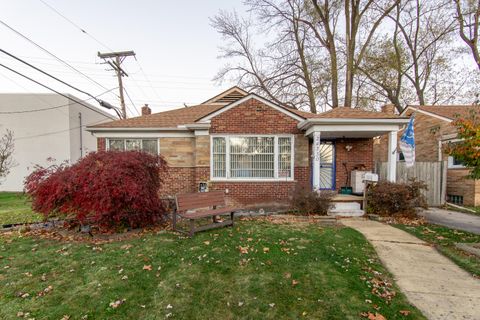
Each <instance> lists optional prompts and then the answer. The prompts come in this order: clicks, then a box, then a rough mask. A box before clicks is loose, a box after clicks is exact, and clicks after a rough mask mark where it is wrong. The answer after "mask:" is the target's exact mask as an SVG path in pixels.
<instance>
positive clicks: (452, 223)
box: [420, 208, 480, 234]
mask: <svg viewBox="0 0 480 320" xmlns="http://www.w3.org/2000/svg"><path fill="white" fill-rule="evenodd" d="M420 215H421V216H423V217H425V219H427V221H428V222H430V223H433V224H438V225H442V226H445V227H449V228H453V229H459V230H463V231H467V232H471V233H475V234H480V216H475V215H472V214H466V213H461V212H457V211H450V210H444V209H438V208H430V209H428V210H424V211H422V212H421V213H420Z"/></svg>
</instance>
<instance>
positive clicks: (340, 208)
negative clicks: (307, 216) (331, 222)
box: [328, 202, 365, 217]
mask: <svg viewBox="0 0 480 320" xmlns="http://www.w3.org/2000/svg"><path fill="white" fill-rule="evenodd" d="M364 214H365V212H364V211H363V210H362V209H361V208H360V203H358V202H333V205H332V208H331V209H330V210H328V215H329V216H340V217H359V216H363V215H364Z"/></svg>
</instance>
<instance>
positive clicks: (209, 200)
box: [173, 191, 237, 237]
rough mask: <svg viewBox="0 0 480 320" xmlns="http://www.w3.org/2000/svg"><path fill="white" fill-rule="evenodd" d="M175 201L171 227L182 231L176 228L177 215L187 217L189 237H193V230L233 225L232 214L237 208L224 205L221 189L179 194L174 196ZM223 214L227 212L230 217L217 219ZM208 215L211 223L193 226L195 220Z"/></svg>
mask: <svg viewBox="0 0 480 320" xmlns="http://www.w3.org/2000/svg"><path fill="white" fill-rule="evenodd" d="M175 202H176V205H177V208H176V211H175V212H174V214H173V229H174V230H176V231H181V232H184V231H182V230H178V229H177V217H180V218H183V219H188V220H189V222H190V230H189V232H188V234H189V235H190V237H193V235H194V234H195V232H199V231H204V230H209V229H213V228H220V227H224V226H233V216H234V214H235V211H237V209H236V208H234V207H227V206H225V196H224V194H223V191H212V192H198V193H186V194H179V195H177V196H176V197H175ZM224 214H229V215H230V219H229V220H226V221H223V222H219V221H217V216H219V215H224ZM208 217H212V223H211V224H207V225H202V226H198V227H195V220H198V219H202V218H208Z"/></svg>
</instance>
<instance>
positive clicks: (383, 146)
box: [374, 111, 456, 162]
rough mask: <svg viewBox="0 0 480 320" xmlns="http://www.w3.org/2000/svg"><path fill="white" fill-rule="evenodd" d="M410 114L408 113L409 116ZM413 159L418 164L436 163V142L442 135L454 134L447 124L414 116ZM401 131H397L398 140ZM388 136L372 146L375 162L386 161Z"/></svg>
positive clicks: (435, 119)
mask: <svg viewBox="0 0 480 320" xmlns="http://www.w3.org/2000/svg"><path fill="white" fill-rule="evenodd" d="M411 113H412V112H410V111H409V112H408V113H407V116H410V115H411ZM414 130H415V147H416V148H415V159H416V161H419V162H431V161H438V140H439V139H440V138H441V136H442V135H445V134H451V133H455V131H456V130H455V127H454V126H453V125H451V124H450V123H449V122H447V121H444V120H441V119H438V118H435V117H432V116H429V115H425V114H423V113H420V112H418V113H417V114H416V115H415V124H414ZM402 134H403V131H399V133H398V140H399V141H400V137H401V136H402ZM387 148H388V135H383V136H381V137H380V138H379V140H378V143H376V144H375V146H374V154H375V157H374V159H375V161H381V162H385V161H387Z"/></svg>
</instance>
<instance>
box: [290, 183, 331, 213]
mask: <svg viewBox="0 0 480 320" xmlns="http://www.w3.org/2000/svg"><path fill="white" fill-rule="evenodd" d="M334 196H335V192H333V191H329V190H323V191H320V192H315V191H311V190H308V189H306V188H304V187H298V188H296V189H295V191H294V193H293V198H292V208H293V210H295V212H296V213H297V214H300V215H326V214H327V212H328V209H330V207H331V205H332V198H333V197H334Z"/></svg>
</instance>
